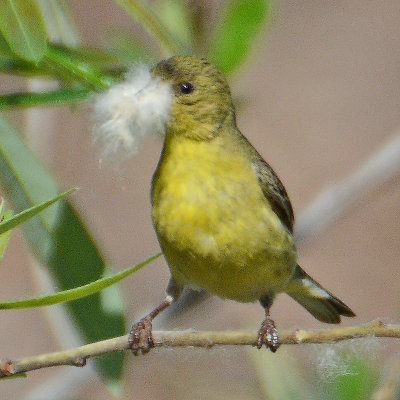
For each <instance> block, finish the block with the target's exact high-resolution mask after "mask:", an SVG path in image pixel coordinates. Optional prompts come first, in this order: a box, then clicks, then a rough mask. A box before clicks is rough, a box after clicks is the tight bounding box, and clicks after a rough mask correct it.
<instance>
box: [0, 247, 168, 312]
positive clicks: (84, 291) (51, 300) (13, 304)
mask: <svg viewBox="0 0 400 400" xmlns="http://www.w3.org/2000/svg"><path fill="white" fill-rule="evenodd" d="M160 255H161V253H158V254H156V255H155V256H152V257H149V258H148V259H147V260H145V261H143V262H141V263H139V264H136V265H134V266H133V267H130V268H127V269H125V270H123V271H120V272H117V273H116V274H114V275H111V276H106V277H104V278H101V279H98V280H97V281H94V282H90V283H88V284H87V285H83V286H79V287H77V288H74V289H68V290H64V291H61V292H57V293H53V294H48V295H45V296H39V297H33V298H30V299H23V300H14V301H5V302H0V310H11V309H18V308H32V307H41V306H51V305H53V304H60V303H65V302H67V301H72V300H78V299H81V298H82V297H86V296H90V295H91V294H94V293H97V292H100V291H101V290H104V289H106V288H108V287H109V286H111V285H114V284H115V283H117V282H119V281H120V280H122V279H124V278H126V277H127V276H129V275H131V274H133V273H134V272H136V271H139V270H140V269H142V268H143V267H144V266H146V265H147V264H150V263H151V262H152V261H154V260H155V259H156V258H158V257H159V256H160Z"/></svg>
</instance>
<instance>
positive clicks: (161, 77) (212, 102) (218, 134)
mask: <svg viewBox="0 0 400 400" xmlns="http://www.w3.org/2000/svg"><path fill="white" fill-rule="evenodd" d="M151 77H152V78H151V79H152V80H154V81H156V82H158V83H160V82H162V83H165V84H167V85H168V87H169V90H170V93H171V96H170V99H171V100H170V102H171V104H170V108H169V114H168V118H167V119H166V123H165V141H164V146H163V150H162V154H161V158H160V161H159V163H158V166H157V170H156V172H155V174H154V177H153V183H152V193H151V195H152V205H153V208H152V218H153V223H154V227H155V230H156V233H157V236H158V240H159V242H160V245H161V248H162V251H163V253H164V256H165V259H166V261H167V263H168V265H169V268H170V270H171V279H170V282H169V285H168V287H167V297H166V298H165V300H164V301H163V302H162V303H161V304H160V305H159V306H158V307H157V308H156V309H154V310H153V311H152V312H151V313H150V314H148V315H147V316H146V317H144V318H143V319H142V320H141V321H139V322H138V323H137V324H135V325H134V326H133V327H132V330H131V333H130V338H129V343H130V347H131V348H132V350H133V351H134V353H135V354H137V353H138V352H146V351H148V350H149V349H150V347H152V345H153V341H152V333H151V329H152V320H153V318H154V317H155V316H156V315H157V314H158V313H159V312H161V311H162V310H164V309H165V308H166V307H168V306H169V305H170V304H171V303H173V302H174V301H176V300H177V299H178V298H179V296H180V294H181V293H182V290H183V288H184V287H185V286H190V287H197V288H202V289H205V290H207V291H208V292H210V293H211V294H214V295H216V296H219V297H221V298H225V299H232V300H236V301H239V302H254V301H259V302H260V303H261V305H262V306H263V307H264V309H265V313H266V318H265V320H264V321H263V323H262V325H261V328H260V330H259V332H258V348H261V347H262V345H263V344H265V345H266V346H267V347H268V348H269V349H270V350H272V351H276V349H277V348H278V346H279V339H278V333H277V330H276V328H275V324H274V322H273V321H272V319H271V318H270V307H271V305H272V302H273V300H274V297H275V296H276V295H277V294H278V293H281V292H285V293H287V294H288V295H289V296H291V297H292V298H293V299H294V300H296V301H297V302H299V303H300V304H301V305H302V306H303V307H305V308H306V309H307V310H308V311H309V312H310V313H311V314H312V315H313V316H314V317H315V318H317V319H318V320H320V321H323V322H327V323H339V322H340V316H341V315H344V316H347V317H353V316H354V315H355V314H354V313H353V311H352V310H351V309H350V308H349V307H347V306H346V305H345V304H344V303H343V302H342V301H340V300H339V299H338V298H336V297H335V296H333V295H332V294H331V293H329V292H328V291H327V290H325V289H324V288H323V287H322V286H320V285H319V284H318V283H317V282H316V281H314V280H313V279H312V278H311V277H310V276H309V275H307V273H306V272H304V271H303V269H302V268H301V267H300V266H299V265H298V264H297V261H296V248H295V244H294V241H293V223H294V217H293V210H292V206H291V204H290V201H289V198H288V195H287V193H286V190H285V188H284V186H283V185H282V183H281V181H280V180H279V178H278V177H277V175H276V174H275V172H274V171H273V170H272V168H271V167H270V166H269V165H268V164H267V163H266V162H265V161H264V160H263V159H262V157H261V156H260V154H259V153H258V152H257V151H256V150H255V149H254V147H253V146H252V145H251V144H250V143H249V142H248V140H247V139H246V138H245V137H244V136H243V135H242V134H241V132H240V131H239V129H238V128H237V126H236V120H235V110H234V107H233V104H232V99H231V94H230V89H229V86H228V83H227V81H226V79H225V78H224V76H223V74H222V73H221V72H220V71H218V69H217V68H216V67H215V66H214V65H212V64H211V63H210V62H208V61H207V60H205V59H200V58H197V57H194V56H177V57H172V58H170V59H168V60H165V61H161V62H160V63H159V64H158V65H157V66H156V67H155V68H154V69H153V71H152V73H151ZM148 86H151V85H148ZM146 87H147V86H146ZM146 87H144V88H143V89H142V90H141V91H140V94H139V95H140V96H145V95H146ZM153 87H154V86H153ZM143 339H146V340H145V343H144V344H143Z"/></svg>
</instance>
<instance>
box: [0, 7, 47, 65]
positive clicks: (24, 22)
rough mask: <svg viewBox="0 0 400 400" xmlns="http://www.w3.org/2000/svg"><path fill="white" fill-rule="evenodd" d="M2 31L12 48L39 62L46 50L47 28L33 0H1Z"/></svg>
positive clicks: (0, 20) (24, 57) (0, 22)
mask: <svg viewBox="0 0 400 400" xmlns="http://www.w3.org/2000/svg"><path fill="white" fill-rule="evenodd" d="M0 31H1V33H2V34H3V36H4V38H5V40H6V41H7V43H8V44H9V46H10V48H11V50H12V51H13V52H14V53H15V54H17V55H18V56H20V57H21V58H23V59H25V60H27V61H31V62H34V63H37V62H38V61H39V60H40V59H41V58H42V56H43V55H44V52H45V51H46V45H47V36H46V29H45V26H44V22H43V18H42V14H41V12H40V9H39V7H38V5H37V3H36V2H35V1H33V0H1V1H0Z"/></svg>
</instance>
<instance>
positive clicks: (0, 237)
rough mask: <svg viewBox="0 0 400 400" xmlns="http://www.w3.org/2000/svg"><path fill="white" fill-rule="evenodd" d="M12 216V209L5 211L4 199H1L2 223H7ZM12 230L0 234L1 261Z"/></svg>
mask: <svg viewBox="0 0 400 400" xmlns="http://www.w3.org/2000/svg"><path fill="white" fill-rule="evenodd" d="M11 217H12V212H11V210H7V211H4V200H3V199H1V205H0V220H1V223H5V222H6V221H8V220H9V219H10V218H11ZM10 235H11V231H6V232H4V233H2V234H0V262H1V261H3V257H4V253H5V251H6V248H7V245H8V242H9V240H10Z"/></svg>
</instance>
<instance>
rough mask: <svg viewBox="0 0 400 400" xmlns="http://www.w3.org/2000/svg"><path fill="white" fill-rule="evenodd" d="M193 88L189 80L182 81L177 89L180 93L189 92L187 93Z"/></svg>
mask: <svg viewBox="0 0 400 400" xmlns="http://www.w3.org/2000/svg"><path fill="white" fill-rule="evenodd" d="M193 90H194V87H193V85H192V84H191V83H189V82H182V83H180V84H179V91H180V92H181V93H182V94H189V93H192V92H193Z"/></svg>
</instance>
